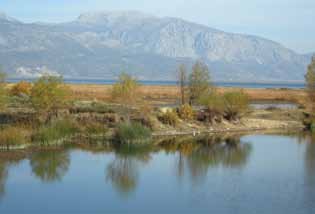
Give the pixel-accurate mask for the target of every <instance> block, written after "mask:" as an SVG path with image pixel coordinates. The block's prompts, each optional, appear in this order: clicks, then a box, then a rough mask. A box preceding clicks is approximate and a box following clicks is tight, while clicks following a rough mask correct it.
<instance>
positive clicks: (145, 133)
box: [115, 122, 151, 144]
mask: <svg viewBox="0 0 315 214" xmlns="http://www.w3.org/2000/svg"><path fill="white" fill-rule="evenodd" d="M150 138H151V130H150V129H149V128H147V127H144V126H143V125H141V124H140V123H135V122H132V123H122V124H120V125H119V126H118V127H117V129H116V133H115V140H116V141H118V142H119V143H122V144H129V143H144V142H146V143H147V142H149V140H150Z"/></svg>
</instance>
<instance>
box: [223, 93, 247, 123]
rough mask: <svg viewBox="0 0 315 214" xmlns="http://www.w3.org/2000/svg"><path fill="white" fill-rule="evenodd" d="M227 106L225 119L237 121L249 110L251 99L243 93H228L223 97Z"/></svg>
mask: <svg viewBox="0 0 315 214" xmlns="http://www.w3.org/2000/svg"><path fill="white" fill-rule="evenodd" d="M223 98H224V104H225V117H226V119H228V120H235V119H238V118H239V117H240V115H241V114H242V113H243V112H245V111H247V110H248V108H249V98H248V96H247V94H245V93H244V92H242V91H236V92H227V93H225V94H224V96H223Z"/></svg>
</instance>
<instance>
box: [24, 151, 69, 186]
mask: <svg viewBox="0 0 315 214" xmlns="http://www.w3.org/2000/svg"><path fill="white" fill-rule="evenodd" d="M30 165H31V168H32V172H33V174H34V175H35V176H36V177H37V178H39V179H40V180H41V181H43V182H45V183H50V182H58V181H61V179H62V178H63V176H65V174H66V173H67V171H68V169H69V165H70V157H69V152H68V151H65V150H59V149H58V150H49V151H40V152H36V153H34V154H33V155H31V157H30Z"/></svg>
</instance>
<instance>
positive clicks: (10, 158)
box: [0, 151, 25, 199]
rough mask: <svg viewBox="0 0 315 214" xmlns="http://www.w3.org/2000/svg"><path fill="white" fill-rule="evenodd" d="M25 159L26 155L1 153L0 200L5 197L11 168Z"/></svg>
mask: <svg viewBox="0 0 315 214" xmlns="http://www.w3.org/2000/svg"><path fill="white" fill-rule="evenodd" d="M24 158H25V154H24V153H19V152H3V151H2V152H0V199H1V198H2V197H3V196H4V195H5V184H6V181H7V178H8V175H9V168H10V166H12V165H14V164H18V163H19V162H20V161H21V160H23V159H24Z"/></svg>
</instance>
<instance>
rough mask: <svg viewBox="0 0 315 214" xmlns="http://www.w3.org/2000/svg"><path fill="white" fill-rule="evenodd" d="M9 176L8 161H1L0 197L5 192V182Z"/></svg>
mask: <svg viewBox="0 0 315 214" xmlns="http://www.w3.org/2000/svg"><path fill="white" fill-rule="evenodd" d="M7 177H8V168H7V165H6V163H4V162H3V161H2V160H1V161H0V198H2V197H3V196H4V194H5V183H6V180H7Z"/></svg>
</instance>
